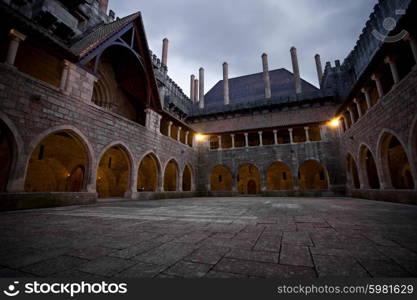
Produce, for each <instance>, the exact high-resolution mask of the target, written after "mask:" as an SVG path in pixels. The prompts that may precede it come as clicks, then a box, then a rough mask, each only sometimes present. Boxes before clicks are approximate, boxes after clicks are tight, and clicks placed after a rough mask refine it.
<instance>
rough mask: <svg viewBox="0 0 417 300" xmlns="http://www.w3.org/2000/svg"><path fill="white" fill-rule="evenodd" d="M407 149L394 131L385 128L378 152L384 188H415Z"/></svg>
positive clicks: (380, 137)
mask: <svg viewBox="0 0 417 300" xmlns="http://www.w3.org/2000/svg"><path fill="white" fill-rule="evenodd" d="M406 149H407V148H406V147H405V146H404V144H403V142H402V141H401V139H400V138H399V137H398V136H397V135H395V133H393V132H392V131H390V130H383V131H382V133H381V134H380V136H379V139H378V147H377V153H378V162H379V164H380V166H381V181H382V182H384V188H394V189H413V188H414V178H413V175H412V170H411V165H410V161H409V156H408V154H407V150H406Z"/></svg>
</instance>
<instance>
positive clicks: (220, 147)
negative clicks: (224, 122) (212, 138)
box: [217, 135, 222, 150]
mask: <svg viewBox="0 0 417 300" xmlns="http://www.w3.org/2000/svg"><path fill="white" fill-rule="evenodd" d="M217 140H218V141H219V148H218V149H219V150H222V136H221V135H218V136H217Z"/></svg>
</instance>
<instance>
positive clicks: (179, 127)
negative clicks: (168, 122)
mask: <svg viewBox="0 0 417 300" xmlns="http://www.w3.org/2000/svg"><path fill="white" fill-rule="evenodd" d="M181 129H182V128H181V126H178V130H177V141H178V142H180V141H181Z"/></svg>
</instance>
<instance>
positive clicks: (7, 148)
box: [0, 112, 23, 192]
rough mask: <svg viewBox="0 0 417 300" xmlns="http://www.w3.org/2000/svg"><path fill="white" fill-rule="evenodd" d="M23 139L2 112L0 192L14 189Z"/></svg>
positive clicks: (0, 113)
mask: <svg viewBox="0 0 417 300" xmlns="http://www.w3.org/2000/svg"><path fill="white" fill-rule="evenodd" d="M22 145H23V141H22V139H21V137H20V135H19V133H18V131H17V128H16V127H15V126H14V124H13V122H12V121H10V120H9V118H8V117H7V116H6V115H5V114H3V113H2V112H0V192H6V191H11V190H13V185H14V183H15V178H14V176H13V175H14V174H15V170H16V168H17V166H18V162H19V160H20V158H21V157H22V152H21V151H22Z"/></svg>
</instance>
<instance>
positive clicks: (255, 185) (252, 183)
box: [237, 164, 261, 194]
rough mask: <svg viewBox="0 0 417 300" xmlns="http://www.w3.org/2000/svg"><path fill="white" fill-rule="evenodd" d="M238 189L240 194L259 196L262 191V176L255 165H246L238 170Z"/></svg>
mask: <svg viewBox="0 0 417 300" xmlns="http://www.w3.org/2000/svg"><path fill="white" fill-rule="evenodd" d="M237 187H238V192H239V193H240V194H258V193H260V191H261V174H260V172H259V168H258V167H257V166H255V165H253V164H244V165H241V166H240V167H239V168H238V175H237Z"/></svg>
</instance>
